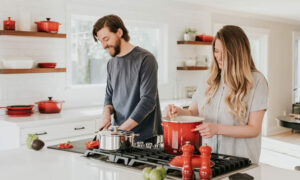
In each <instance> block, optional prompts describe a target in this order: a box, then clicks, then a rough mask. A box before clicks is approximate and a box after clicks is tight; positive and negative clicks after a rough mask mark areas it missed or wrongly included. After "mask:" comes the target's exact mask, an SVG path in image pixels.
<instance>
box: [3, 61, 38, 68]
mask: <svg viewBox="0 0 300 180" xmlns="http://www.w3.org/2000/svg"><path fill="white" fill-rule="evenodd" d="M33 63H34V61H33V60H27V59H26V60H23V59H22V60H21V59H20V60H13V59H10V60H6V59H5V60H2V67H3V69H31V68H32V67H33Z"/></svg>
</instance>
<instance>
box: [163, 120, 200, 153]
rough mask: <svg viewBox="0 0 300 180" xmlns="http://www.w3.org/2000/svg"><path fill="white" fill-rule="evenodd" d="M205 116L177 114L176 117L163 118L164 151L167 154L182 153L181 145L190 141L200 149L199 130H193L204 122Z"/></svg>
mask: <svg viewBox="0 0 300 180" xmlns="http://www.w3.org/2000/svg"><path fill="white" fill-rule="evenodd" d="M203 120H204V118H202V117H196V116H177V117H175V118H174V119H168V118H163V120H162V121H163V122H162V126H163V129H164V152H165V153H167V154H173V155H178V154H182V151H181V146H183V145H185V144H186V142H187V141H189V142H190V143H191V144H192V145H194V147H195V149H198V148H199V147H200V146H201V144H202V138H201V135H200V133H199V132H194V131H192V130H193V129H195V128H196V126H198V125H200V124H202V121H203Z"/></svg>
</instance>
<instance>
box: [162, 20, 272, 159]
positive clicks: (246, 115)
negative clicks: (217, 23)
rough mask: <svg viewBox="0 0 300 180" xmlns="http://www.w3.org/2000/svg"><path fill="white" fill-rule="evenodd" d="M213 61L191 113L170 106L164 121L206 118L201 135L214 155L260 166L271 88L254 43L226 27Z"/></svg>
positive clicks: (219, 36)
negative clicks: (178, 117) (259, 65)
mask: <svg viewBox="0 0 300 180" xmlns="http://www.w3.org/2000/svg"><path fill="white" fill-rule="evenodd" d="M213 55H214V61H213V62H212V65H211V67H210V74H209V77H208V78H204V79H206V80H207V81H206V82H202V83H201V86H200V87H199V88H198V89H197V91H196V92H195V94H194V96H193V103H192V104H191V105H190V107H189V109H186V110H185V109H181V108H179V107H177V106H174V105H168V106H167V107H166V109H165V112H166V115H167V116H168V117H172V116H174V115H185V116H186V115H188V116H203V117H204V118H205V121H204V123H203V124H201V125H199V126H197V128H195V129H194V130H193V131H198V132H199V133H200V134H201V136H202V137H203V138H202V143H207V144H208V145H209V146H211V147H212V149H213V152H215V153H221V154H228V155H234V156H241V157H247V158H250V159H251V161H252V162H254V163H257V162H258V160H259V156H260V148H261V135H260V132H261V126H262V120H263V117H264V114H265V111H266V110H267V96H268V85H267V81H266V79H265V77H264V76H263V75H262V74H261V73H260V72H258V70H257V69H256V67H255V65H254V62H253V59H252V57H251V51H250V43H249V40H248V38H247V36H246V34H245V33H244V31H243V30H242V29H241V28H240V27H237V26H224V27H223V28H222V29H221V30H219V31H218V32H217V34H216V36H215V39H214V42H213Z"/></svg>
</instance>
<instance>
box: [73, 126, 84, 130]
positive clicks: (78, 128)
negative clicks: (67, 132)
mask: <svg viewBox="0 0 300 180" xmlns="http://www.w3.org/2000/svg"><path fill="white" fill-rule="evenodd" d="M81 129H85V127H84V126H82V127H80V128H74V130H75V131H77V130H81Z"/></svg>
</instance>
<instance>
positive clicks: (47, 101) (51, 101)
mask: <svg viewBox="0 0 300 180" xmlns="http://www.w3.org/2000/svg"><path fill="white" fill-rule="evenodd" d="M48 99H49V100H44V101H40V102H37V103H55V104H57V103H61V102H63V101H55V100H52V97H48Z"/></svg>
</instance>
